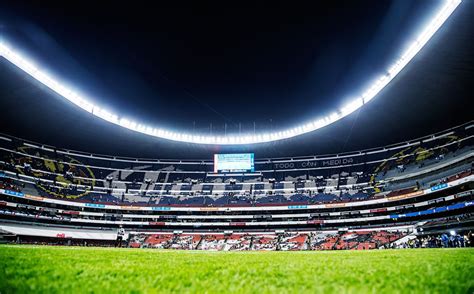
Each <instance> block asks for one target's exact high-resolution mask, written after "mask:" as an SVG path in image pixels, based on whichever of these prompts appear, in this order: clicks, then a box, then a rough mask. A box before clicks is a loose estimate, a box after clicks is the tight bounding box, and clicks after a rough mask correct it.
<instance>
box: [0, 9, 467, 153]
mask: <svg viewBox="0 0 474 294" xmlns="http://www.w3.org/2000/svg"><path fill="white" fill-rule="evenodd" d="M443 3H444V1H441V2H439V3H437V4H438V6H439V5H442V4H443ZM464 5H466V6H469V5H472V4H470V3H467V4H466V3H462V4H461V9H459V10H458V11H456V12H455V16H453V20H452V21H450V23H449V26H448V27H447V28H443V29H442V30H441V31H440V32H439V33H438V34H437V35H436V36H435V37H434V38H433V40H432V42H433V45H430V46H428V47H427V48H426V49H425V50H424V51H422V52H421V54H420V56H417V58H415V60H414V63H415V64H414V65H412V66H411V67H409V68H407V70H406V72H404V73H403V75H402V76H401V77H399V78H397V80H396V81H394V85H390V87H389V88H388V89H386V90H384V91H383V92H382V93H381V94H380V99H379V98H377V99H375V100H374V101H372V102H371V103H370V104H368V105H366V106H364V107H363V109H360V110H358V111H356V112H355V113H353V114H352V115H350V116H349V117H347V118H345V119H343V120H342V121H340V122H338V124H337V125H335V126H331V127H327V128H325V129H323V130H320V131H318V132H317V134H309V135H305V136H302V137H299V138H296V139H292V140H286V141H284V142H281V143H274V144H270V145H264V146H259V147H257V146H252V147H250V148H252V149H261V150H265V152H267V151H270V152H277V153H278V152H287V151H285V150H288V149H289V150H290V151H289V152H290V153H293V154H302V153H305V152H307V151H302V150H305V149H306V150H311V149H313V150H314V149H315V148H316V149H317V148H321V147H326V148H328V147H329V148H333V149H336V150H334V151H336V152H340V151H347V150H348V149H349V150H350V149H354V148H365V147H370V146H369V145H383V144H385V143H393V142H395V141H401V140H405V139H410V138H412V137H415V136H420V135H425V134H427V133H429V132H435V131H439V130H441V129H443V128H447V127H451V126H453V125H454V124H459V123H462V122H465V121H466V120H468V119H470V118H472V117H469V114H464V115H463V113H466V112H465V109H464V108H463V107H461V105H462V101H467V100H465V99H466V98H465V97H466V96H465V93H464V91H465V89H462V88H463V86H462V85H463V84H462V83H463V81H464V80H469V78H470V77H472V54H470V52H469V50H467V48H466V44H467V39H468V37H469V29H467V28H466V25H467V27H469V24H468V23H467V24H466V22H469V21H467V19H468V18H469V14H470V12H469V10H470V9H469V7H467V8H466V9H464V8H463V6H464ZM393 6H396V5H393ZM409 8H412V7H409ZM421 8H426V7H421ZM421 8H420V7H417V9H418V10H421ZM430 8H431V10H429V9H428V10H427V11H430V12H433V11H434V10H435V9H434V8H436V5H433V6H432V7H430ZM398 9H400V10H401V8H399V7H398ZM464 10H466V11H464ZM375 11H377V10H375ZM379 11H382V12H383V11H384V9H383V8H380V10H379ZM415 11H416V9H415ZM400 14H402V15H403V13H400ZM471 14H472V13H471ZM419 15H422V16H423V17H424V18H423V17H420V19H422V20H426V17H427V16H426V14H425V15H423V14H421V13H419ZM398 16H400V15H398ZM348 22H349V23H350V20H349V21H348ZM395 23H396V22H395ZM413 23H414V22H412V23H409V24H405V26H406V28H405V32H407V31H409V30H408V28H411V29H412V30H413V27H415V28H416V27H417V25H420V24H419V22H418V23H416V22H415V24H416V25H414V24H413ZM392 25H393V24H392ZM456 28H458V29H456ZM447 31H449V32H453V31H454V32H455V33H454V34H453V33H451V34H450V36H448V34H447ZM398 38H401V37H400V36H399V37H398ZM398 40H399V39H398ZM59 41H60V40H58V42H59ZM397 44H399V45H400V44H403V43H402V42H398V43H397ZM441 45H442V46H441ZM400 47H403V46H402V45H400V46H398V48H400ZM440 47H442V48H440ZM41 49H42V50H44V48H41ZM40 51H41V50H40ZM26 52H27V53H31V49H29V50H26ZM446 52H449V53H446ZM471 52H472V51H471ZM32 55H34V54H32ZM40 55H41V54H40ZM385 55H386V56H390V54H388V53H386V54H385ZM28 56H29V55H28ZM392 56H393V54H392ZM387 59H388V60H389V58H387ZM430 59H432V60H430ZM466 61H467V63H466ZM469 62H470V63H469ZM2 63H4V62H2ZM460 63H464V65H465V68H466V69H467V70H465V69H460V68H457V64H460ZM45 64H48V65H49V63H45ZM51 68H52V69H53V71H54V70H55V69H56V67H55V66H54V64H53V65H51ZM2 71H3V73H2V83H5V84H8V85H5V87H4V89H5V91H4V97H5V98H4V99H2V103H3V104H4V105H5V107H8V108H9V109H16V112H17V113H18V114H20V113H23V114H25V112H26V113H27V114H26V115H23V116H19V117H18V116H17V115H16V116H15V115H13V116H12V117H5V118H4V119H5V120H7V119H8V122H9V123H8V126H7V127H5V128H4V129H3V130H2V131H4V132H7V133H12V131H10V130H13V129H15V128H20V129H21V128H22V126H15V127H14V126H13V124H12V122H14V121H15V120H14V118H16V119H17V120H18V119H20V118H21V117H23V122H26V123H27V124H29V125H30V126H32V125H35V124H34V123H33V124H30V123H29V121H30V119H31V122H34V121H37V122H42V125H43V126H44V128H45V129H46V130H45V131H42V130H35V132H33V133H32V135H22V131H19V132H17V131H13V135H18V136H21V137H26V138H28V139H33V140H38V138H37V137H36V138H35V136H38V135H39V134H35V133H36V132H38V133H42V132H46V133H47V134H48V135H47V136H48V137H49V138H50V139H48V140H60V139H54V138H51V134H54V129H57V128H64V126H67V131H68V134H66V135H65V134H64V133H63V135H62V139H65V137H64V136H67V137H69V138H75V141H76V142H75V143H74V144H76V143H77V144H83V142H82V141H84V140H85V141H89V142H97V145H102V144H103V143H104V142H103V141H106V142H107V141H108V142H114V144H115V143H116V142H119V145H122V143H124V142H122V141H123V139H124V138H125V141H127V142H130V146H129V147H126V148H124V149H122V150H124V151H125V150H128V151H129V152H130V147H131V146H134V145H143V144H142V143H141V142H146V143H145V144H146V146H147V149H148V150H149V151H148V152H150V151H151V152H153V150H152V149H153V148H156V147H155V146H160V147H159V148H160V151H159V152H161V153H162V154H163V153H166V152H167V151H166V150H168V151H170V152H173V150H174V151H176V148H178V149H179V150H183V149H184V150H188V149H192V150H193V151H195V150H197V151H198V152H199V151H201V152H208V151H209V150H223V149H225V150H232V149H233V148H238V149H239V150H240V149H246V148H249V147H247V146H242V147H215V146H209V147H197V146H194V145H192V144H191V145H185V146H179V145H176V144H174V143H170V142H162V141H156V140H155V141H152V140H149V139H148V138H144V137H143V136H141V135H135V134H133V135H132V134H131V133H130V132H128V131H124V130H120V129H116V128H113V127H110V126H108V124H103V123H102V122H97V121H93V119H92V118H91V117H90V115H88V114H79V113H77V109H68V108H67V104H65V103H57V102H58V100H56V99H51V98H48V96H49V97H51V96H53V97H56V98H58V96H57V95H54V94H53V93H52V92H51V91H48V90H47V89H44V88H42V89H41V88H40V89H39V88H38V84H37V83H36V84H35V83H32V80H31V79H29V78H26V77H25V78H26V81H25V79H19V78H18V77H20V76H21V74H19V73H15V72H14V69H13V68H12V67H11V66H5V67H4V68H3V69H2ZM375 72H376V71H374V72H372V73H375ZM61 76H62V75H61ZM370 76H371V75H367V77H370ZM407 76H409V78H407ZM66 77H69V76H68V75H66ZM453 77H456V79H453ZM66 80H67V81H74V82H75V81H76V80H75V79H70V78H66ZM368 80H370V79H369V78H368ZM359 81H360V80H359ZM353 84H354V85H355V84H356V83H355V81H354V83H353ZM435 84H436V85H435ZM466 85H467V83H466ZM74 86H76V85H74ZM333 88H334V87H333ZM434 88H436V89H434ZM453 88H454V89H453ZM18 89H23V91H18ZM25 89H30V90H29V91H30V92H29V93H25V92H28V90H25ZM449 90H451V91H450V92H448V91H449ZM453 90H454V91H453ZM31 91H33V92H34V94H33V95H35V97H38V96H44V97H45V98H43V99H41V100H42V102H41V103H40V104H41V105H38V106H39V107H34V109H35V110H36V111H37V112H38V113H42V117H41V115H40V114H38V113H36V114H35V115H34V116H35V117H30V116H29V115H28V113H31V112H32V109H31V108H30V106H32V105H34V103H37V102H35V101H31V95H32V93H31ZM456 91H458V92H457V93H456ZM86 92H87V93H90V92H89V91H86ZM5 93H6V94H7V95H13V96H15V97H16V98H19V97H20V96H21V97H22V98H23V100H22V99H14V100H16V101H7V100H9V99H6V97H7V96H6V95H5ZM446 93H453V94H452V95H456V96H457V97H456V99H458V102H457V105H456V101H455V100H454V99H451V100H445V101H443V99H445V97H446ZM333 95H335V94H333ZM26 96H30V97H29V98H30V99H29V100H27V99H28V97H26ZM402 96H403V97H402ZM440 96H444V97H443V98H441V97H440ZM231 97H232V95H231ZM462 97H464V98H462ZM280 98H281V97H280ZM415 98H416V99H415ZM287 99H291V98H289V97H287ZM463 99H464V100H463ZM224 100H225V99H224ZM350 100H351V101H352V98H351V99H350ZM20 101H22V102H20ZM187 102H188V101H182V102H181V103H184V104H186V103H187ZM340 102H341V100H339V101H337V103H333V104H332V105H331V107H327V108H326V109H328V110H331V109H334V106H335V105H340V104H341V103H340ZM447 102H450V103H449V104H454V105H449V106H448V107H446V106H445V105H444V104H448V103H447ZM453 102H454V103H453ZM15 103H17V105H15ZM20 103H21V104H20ZM443 103H444V104H443ZM191 104H192V103H191ZM204 104H206V102H204ZM280 104H281V105H282V107H279V105H280ZM371 104H372V105H371ZM459 104H461V105H459ZM408 105H409V107H407V106H408ZM440 105H442V106H441V107H440V108H439V109H438V112H442V111H446V110H448V109H457V112H458V116H456V117H454V116H452V117H451V115H449V116H450V117H449V118H448V119H446V118H445V122H444V124H438V125H434V124H432V123H431V122H430V121H429V120H428V121H426V117H427V116H429V115H432V114H433V111H432V108H433V107H436V106H438V107H439V106H440ZM228 107H229V108H233V109H234V110H236V111H235V112H245V111H243V110H246V109H248V108H251V107H253V105H248V102H245V103H243V104H240V103H239V102H237V101H234V100H232V99H231V101H229V102H228ZM262 107H264V106H262V105H258V107H257V108H260V109H261V108H262ZM268 107H269V108H271V109H276V108H283V109H284V108H285V99H278V100H276V101H275V103H273V104H271V105H268ZM24 108H30V109H29V111H28V110H25V109H24ZM306 108H307V107H306ZM127 109H128V108H127ZM352 110H354V109H352ZM275 111H276V112H278V111H277V110H275ZM279 111H280V110H279ZM463 111H464V112H463ZM188 112H189V109H186V110H185V111H183V114H184V115H183V116H185V117H186V116H187V114H188ZM196 112H197V113H199V111H198V109H197V110H196ZM309 112H310V114H311V110H309ZM318 113H322V111H319V112H318ZM281 116H282V113H279V114H278V116H277V117H276V119H275V120H276V121H278V119H279V118H281ZM289 116H295V117H296V118H294V120H295V121H296V122H298V121H299V122H301V121H307V120H306V117H307V116H308V114H306V113H303V112H300V113H298V114H297V115H293V113H290V115H289ZM417 116H418V117H417ZM390 118H391V119H390ZM398 118H402V119H403V121H402V122H401V121H400V120H399V119H398ZM407 118H409V119H408V120H407ZM193 119H194V117H193ZM430 119H431V120H432V121H433V120H436V119H435V118H433V117H431V118H430ZM417 120H418V121H423V123H425V124H426V126H424V127H423V125H422V124H421V125H420V126H422V127H423V129H420V130H413V129H412V126H413V123H414V122H416V121H417ZM48 121H51V122H50V123H49V122H48ZM78 121H80V122H81V127H80V128H79V130H77V129H78V127H77V126H75V123H77V122H78ZM145 121H146V119H145ZM224 121H226V120H224ZM365 121H366V124H365V125H364V124H363V123H364V122H365ZM19 123H22V122H16V123H15V125H16V124H19ZM171 123H173V121H171ZM188 123H189V122H188ZM374 123H377V124H383V125H384V126H385V127H384V128H381V127H380V125H377V126H374ZM50 124H51V125H50ZM177 124H179V123H177ZM198 124H199V122H198ZM224 124H225V125H227V124H228V126H229V129H231V123H224ZM36 125H37V124H36ZM233 125H234V131H235V123H234V124H233ZM239 125H240V124H239ZM277 125H278V126H283V127H284V126H287V125H291V124H288V123H287V121H285V120H284V119H282V122H281V123H279V124H277ZM369 126H371V127H370V128H369ZM272 127H274V126H272V125H271V126H270V127H269V128H267V129H270V130H271V129H272ZM82 128H84V129H82ZM97 128H98V129H100V130H101V131H99V132H98V133H104V131H105V133H106V134H107V135H106V136H105V137H104V138H100V137H99V136H94V135H93V136H91V137H90V138H87V137H88V136H89V135H87V136H84V134H85V133H86V134H91V133H93V132H94V130H95V129H97ZM214 128H216V127H214ZM408 128H410V129H409V130H408ZM81 129H82V130H81ZM275 129H280V128H276V127H275ZM394 129H397V132H393V130H394ZM302 130H303V131H305V129H304V128H303V129H302ZM363 130H367V131H369V132H363ZM402 130H403V131H402ZM210 131H211V132H212V130H210ZM81 132H82V134H81ZM215 132H216V133H218V130H215ZM296 132H297V131H295V134H296ZM383 132H389V133H390V138H385V141H384V140H381V139H380V138H375V137H377V136H380V135H381V134H383ZM257 133H258V132H257ZM290 135H294V134H290ZM364 135H368V137H369V138H366V139H365V140H363V142H358V141H359V140H360V139H357V138H358V137H359V138H363V137H364ZM42 136H43V138H44V136H45V135H42ZM371 137H372V138H371ZM384 137H387V136H384ZM79 138H80V140H81V142H77V141H78V139H79ZM117 138H120V139H117ZM269 138H271V136H269ZM257 139H258V137H257ZM261 139H263V137H261ZM367 139H368V140H367ZM38 141H44V140H41V139H39V140H38ZM101 141H102V143H100V142H101ZM328 141H329V142H330V143H329V144H328ZM331 141H332V142H331ZM72 142H73V141H70V140H69V139H68V143H65V142H59V144H58V141H55V142H46V143H51V144H53V145H60V146H61V145H64V144H69V145H68V146H65V147H70V148H73V147H74V146H71V145H70V144H71V143H72ZM133 142H134V143H133ZM320 142H321V143H320ZM87 145H89V146H90V145H91V144H87ZM285 145H288V146H291V145H293V147H284V148H281V147H282V146H285ZM302 145H303V146H302ZM316 145H317V146H316ZM320 145H325V146H320ZM269 146H270V148H269ZM88 148H95V146H92V147H88ZM112 148H113V147H112ZM132 148H133V147H132ZM142 148H143V147H142V146H138V147H137V148H136V149H135V150H136V152H142V150H143V149H142ZM74 149H78V148H74ZM268 149H270V150H268ZM276 149H281V151H280V150H278V151H277V150H276ZM91 151H99V150H91ZM100 151H101V153H104V152H103V151H104V150H100ZM125 152H127V151H125ZM131 152H134V151H131ZM155 152H156V151H155ZM323 152H324V151H323ZM105 153H107V152H105ZM310 153H314V151H310ZM278 154H280V153H278ZM278 154H276V155H278Z"/></svg>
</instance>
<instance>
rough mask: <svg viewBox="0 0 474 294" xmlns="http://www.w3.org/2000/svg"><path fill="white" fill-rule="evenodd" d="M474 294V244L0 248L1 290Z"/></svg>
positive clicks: (57, 291)
mask: <svg viewBox="0 0 474 294" xmlns="http://www.w3.org/2000/svg"><path fill="white" fill-rule="evenodd" d="M78 292H86V293H89V292H93V293H104V292H116V293H142V292H145V293H155V292H174V293H187V292H193V293H204V292H208V293H228V292H238V293H303V292H305V293H315V292H316V293H410V292H412V293H474V249H419V250H385V251H384V250H379V251H375V250H373V251H330V252H240V253H239V252H205V251H204V252H203V251H156V250H151V249H107V248H81V247H34V246H0V293H78Z"/></svg>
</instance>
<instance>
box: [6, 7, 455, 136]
mask: <svg viewBox="0 0 474 294" xmlns="http://www.w3.org/2000/svg"><path fill="white" fill-rule="evenodd" d="M460 3H461V0H446V1H445V3H444V5H442V7H441V8H440V9H439V11H438V12H437V13H435V14H434V15H433V18H432V19H431V20H430V21H429V22H428V23H427V24H426V26H425V28H424V29H423V30H422V33H421V34H420V35H419V36H418V37H417V38H416V40H415V41H414V42H413V43H412V44H411V45H410V46H409V47H408V49H407V50H405V51H404V52H402V54H401V55H400V56H401V57H400V59H398V60H397V61H396V62H395V63H394V64H393V65H392V66H391V67H390V68H389V69H388V71H387V73H386V74H384V75H382V76H380V77H379V78H378V79H377V80H376V81H375V82H374V83H373V84H372V85H370V86H369V87H368V88H367V90H365V91H363V92H362V94H361V95H360V96H358V97H355V99H354V100H353V101H352V102H349V103H348V104H346V105H345V106H344V107H342V108H341V109H340V110H339V111H337V112H333V113H332V114H330V115H328V116H326V117H320V118H317V119H314V120H312V121H310V122H306V123H303V124H301V125H300V126H296V127H293V128H289V129H286V130H279V131H275V132H271V133H261V134H242V135H239V136H212V135H195V134H186V133H181V132H176V131H171V130H165V129H161V128H159V127H158V128H153V127H150V126H147V125H144V124H141V123H137V122H134V121H131V120H129V119H127V118H124V117H122V116H121V115H120V116H119V115H117V114H114V113H111V112H110V111H107V110H105V109H103V108H102V107H99V106H97V105H95V104H94V103H92V101H91V100H90V99H89V98H88V97H81V96H79V94H77V93H75V92H74V91H72V90H70V89H68V88H67V87H66V86H65V85H63V84H61V82H60V81H59V80H55V79H54V78H53V77H51V76H49V75H48V74H46V73H45V72H43V71H42V70H41V69H39V68H38V67H37V65H35V64H34V63H33V62H32V61H30V60H28V59H27V58H25V57H24V56H22V55H21V54H20V53H19V52H17V50H16V49H15V48H13V47H10V46H9V45H7V44H5V43H3V42H1V41H0V56H3V57H4V58H5V59H7V60H8V61H10V62H11V63H12V64H14V65H15V66H17V67H18V68H20V69H21V70H23V71H24V72H26V73H27V74H29V75H30V76H32V77H33V78H34V79H36V80H38V81H39V82H41V83H42V84H44V85H45V86H47V87H48V88H50V89H51V90H53V91H55V92H56V93H58V94H59V95H61V96H62V97H64V98H65V99H67V100H69V101H70V102H71V103H73V104H75V105H76V106H78V107H80V108H82V109H84V110H85V111H87V112H89V113H92V114H93V115H95V116H97V117H100V118H102V119H104V120H106V121H108V122H110V123H113V124H116V125H119V126H122V127H124V128H127V129H130V130H133V131H136V132H140V133H143V134H147V135H150V136H154V137H158V138H164V139H168V140H173V141H181V142H187V143H196V144H216V145H241V144H255V143H264V142H271V141H277V140H282V139H287V138H291V137H295V136H298V135H301V134H304V133H309V132H312V131H314V130H317V129H320V128H322V127H325V126H327V125H329V124H332V123H334V122H336V121H338V120H340V119H341V118H343V117H345V116H347V115H349V114H351V113H353V112H354V111H356V110H358V109H359V108H361V107H362V106H364V104H366V103H367V102H369V101H370V100H372V99H373V98H374V97H375V96H376V95H377V94H378V93H379V92H380V91H381V90H382V89H383V88H385V86H387V85H388V83H390V82H391V81H392V80H393V79H394V78H395V77H396V76H397V74H398V73H400V72H401V71H402V70H403V68H404V67H405V66H406V65H407V64H408V63H409V62H410V61H411V60H412V59H413V57H415V55H416V54H417V53H418V52H419V51H420V50H421V49H422V48H423V46H424V45H425V44H426V43H427V42H428V41H429V40H430V39H431V37H432V36H433V35H434V33H436V31H437V30H438V29H439V28H440V27H441V26H442V25H443V23H444V22H445V21H446V20H447V19H448V17H449V16H450V15H451V14H452V13H453V11H454V10H455V9H456V7H457V6H458V5H459V4H460Z"/></svg>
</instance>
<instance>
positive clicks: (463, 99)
mask: <svg viewBox="0 0 474 294" xmlns="http://www.w3.org/2000/svg"><path fill="white" fill-rule="evenodd" d="M293 2H295V1H284V2H277V1H268V2H259V4H255V3H253V2H250V1H249V2H240V1H239V2H232V3H231V2H228V1H209V2H206V1H204V2H202V1H194V2H182V1H159V2H158V4H157V5H153V6H154V7H151V6H150V4H147V3H134V2H127V4H126V5H125V4H120V5H118V4H113V3H107V4H100V5H98V4H96V3H93V2H90V3H84V2H76V3H73V2H69V1H68V2H67V3H66V2H65V3H64V4H63V6H56V5H48V4H47V3H45V2H40V1H37V3H35V2H23V1H12V2H10V3H8V2H3V4H0V19H1V23H0V29H1V33H2V36H3V37H4V38H6V39H7V40H9V41H11V42H13V43H15V44H16V45H17V46H19V47H20V48H22V49H23V50H24V52H25V53H26V54H28V55H29V56H32V57H33V58H34V59H35V60H38V61H39V63H40V64H42V65H43V66H45V67H46V68H48V70H49V71H50V72H51V73H53V74H54V75H56V76H60V77H61V79H63V80H64V81H66V82H67V83H68V84H69V85H73V87H74V88H76V89H77V90H78V91H80V92H82V93H84V94H86V95H87V96H90V97H91V98H92V99H93V100H94V101H96V102H97V103H98V104H100V105H104V106H106V107H107V108H109V109H112V110H114V111H116V112H118V113H124V114H127V116H129V117H132V118H135V119H136V120H139V121H142V122H145V123H148V124H151V125H161V126H166V127H169V128H173V129H178V130H185V131H193V130H195V131H196V132H201V133H209V132H210V130H209V128H210V124H212V126H213V133H214V134H217V133H221V132H223V129H224V124H227V127H228V132H237V131H238V126H239V123H240V124H241V125H242V131H243V132H245V131H249V130H252V129H253V123H254V122H255V124H256V126H257V131H263V130H271V129H281V128H286V127H290V126H293V125H295V124H298V123H300V122H303V121H306V120H308V119H311V118H314V117H317V116H319V115H324V114H327V113H329V112H331V111H332V110H334V109H335V108H338V107H339V106H341V105H342V104H344V102H345V101H347V100H349V99H350V98H351V96H353V95H355V94H357V93H360V91H362V90H363V89H364V87H366V86H367V85H368V83H369V82H370V81H371V79H373V78H374V77H376V76H378V75H380V74H381V73H383V72H384V70H386V69H387V68H388V66H389V65H390V64H391V63H392V62H393V61H394V60H396V58H397V57H398V54H399V53H400V51H401V49H403V48H405V47H406V45H407V44H408V43H409V42H410V38H413V37H414V36H416V33H417V32H418V31H419V29H420V28H421V27H422V25H423V24H424V22H425V21H426V19H428V18H429V17H430V16H431V13H432V12H433V11H434V10H435V9H436V8H437V7H438V6H439V5H441V3H442V1H379V0H376V1H328V2H327V3H314V1H311V2H310V1H308V2H298V3H293ZM296 2H297V1H296ZM473 10H474V5H473V3H472V1H464V2H463V3H462V4H461V6H460V7H459V8H458V10H457V11H456V12H455V14H454V15H453V17H452V18H451V19H450V20H448V22H447V24H446V26H445V27H443V28H442V30H441V31H439V32H438V33H437V34H436V36H435V37H434V39H433V40H432V41H431V42H430V43H429V44H428V45H427V46H426V47H425V48H424V49H423V51H422V52H421V53H420V54H419V55H418V56H417V57H416V59H415V60H414V61H413V63H412V64H411V65H410V66H408V67H407V68H406V70H405V71H404V72H403V73H402V74H401V75H400V77H398V78H397V79H396V80H394V81H393V83H392V84H391V85H390V86H389V87H388V88H387V89H385V90H384V91H383V92H382V93H381V94H380V95H379V96H378V97H377V98H376V99H375V100H374V101H373V102H371V103H370V104H369V105H367V106H365V107H364V109H363V110H361V111H360V112H357V113H355V114H353V115H351V116H350V117H348V118H347V119H344V120H343V121H341V122H338V123H337V124H336V125H334V126H331V127H328V128H326V129H323V130H320V131H316V132H314V134H310V135H306V136H302V137H300V138H297V139H294V140H287V141H284V142H280V143H273V144H263V145H259V146H251V147H248V148H217V147H211V148H207V147H199V146H194V145H190V144H177V143H171V142H169V141H166V140H160V139H156V138H148V137H146V136H143V135H139V134H132V133H131V132H129V131H126V130H123V129H120V128H118V127H114V126H110V125H109V124H108V123H105V122H101V121H96V119H94V118H91V117H89V116H88V115H87V114H83V113H80V111H79V110H78V109H77V108H74V107H72V106H70V105H68V103H66V102H62V101H61V99H59V98H58V97H57V95H55V94H52V93H51V92H50V91H48V90H47V89H44V88H42V87H41V86H39V85H38V84H37V83H35V82H33V81H32V80H31V79H29V78H27V77H24V76H23V75H22V74H21V73H18V71H17V70H15V69H14V68H12V67H11V66H9V65H8V64H7V63H6V62H5V61H0V95H1V96H0V108H1V109H8V114H6V115H4V116H2V124H1V128H0V132H4V133H7V134H11V135H17V136H20V137H24V138H28V139H31V140H36V141H41V142H43V143H47V144H53V145H59V146H63V147H67V148H71V149H81V150H86V151H91V152H101V153H117V154H121V155H131V156H140V157H149V156H153V157H157V156H162V157H205V158H207V157H209V155H210V154H211V153H212V152H214V151H216V150H218V151H237V150H238V151H241V150H244V151H245V150H250V151H256V153H257V155H261V156H286V155H305V154H313V153H319V152H325V153H326V152H329V153H335V152H342V151H348V150H353V149H358V148H367V147H371V146H372V147H373V146H378V145H383V144H388V143H394V142H397V141H400V140H405V139H412V138H415V137H418V136H421V135H426V134H428V133H431V132H435V131H440V130H443V129H446V128H448V127H452V126H454V125H457V124H460V123H463V122H466V121H468V120H470V119H473V118H474V117H473V115H472V110H473V109H472V107H470V106H468V104H469V102H470V101H471V100H472V95H471V94H470V92H472V78H473V69H474V67H473V64H474V63H473V55H472V52H473V45H472V42H471V41H472V39H473V38H472V37H473V34H472V33H473V32H472V27H473V26H472V19H473V17H474V13H473ZM58 102H60V103H58ZM38 126H40V127H38ZM104 134H108V135H107V136H104ZM261 156H260V157H261Z"/></svg>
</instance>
